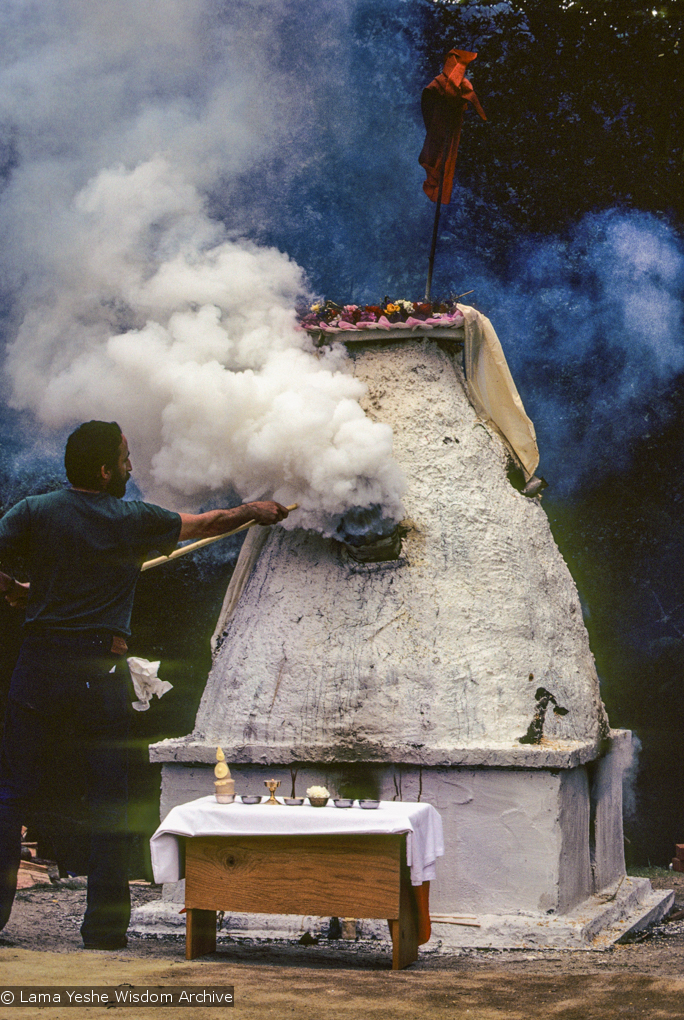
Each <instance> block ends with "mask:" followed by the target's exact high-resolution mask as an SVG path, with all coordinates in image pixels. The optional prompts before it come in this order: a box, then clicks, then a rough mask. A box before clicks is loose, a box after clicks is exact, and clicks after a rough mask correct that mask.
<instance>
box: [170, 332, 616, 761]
mask: <svg viewBox="0 0 684 1020" xmlns="http://www.w3.org/2000/svg"><path fill="white" fill-rule="evenodd" d="M353 357H354V364H355V371H356V373H357V375H359V376H360V377H362V378H363V379H364V380H365V381H366V382H367V384H368V387H369V392H368V398H367V410H368V412H369V413H370V414H371V415H372V416H375V417H377V418H378V419H379V420H382V421H384V422H389V423H390V424H391V425H392V427H393V429H394V434H395V455H396V457H397V459H398V460H399V462H400V464H401V465H402V467H403V469H404V471H405V472H406V475H407V479H408V492H407V495H406V498H405V505H406V510H407V520H406V523H407V526H408V527H409V533H408V535H407V537H406V539H405V540H404V546H403V553H402V556H401V558H400V559H399V560H398V561H393V562H389V563H377V564H368V565H362V564H359V563H356V562H355V561H353V560H351V559H350V558H349V557H348V555H347V553H346V551H345V550H344V548H343V547H342V546H341V545H339V544H337V543H335V542H333V541H331V540H328V539H323V538H321V537H320V536H319V535H317V534H314V533H311V532H303V531H299V530H295V531H284V530H283V529H278V528H274V529H273V530H272V531H271V534H270V535H269V536H268V539H267V541H266V543H265V546H264V548H263V550H262V551H261V554H260V556H259V557H258V559H257V562H256V564H255V566H254V568H253V570H252V572H251V575H250V576H249V578H248V579H247V581H246V583H245V586H244V589H243V592H242V596H241V598H240V599H239V602H238V603H237V605H236V606H235V607H234V609H233V612H232V615H231V616H230V619H229V620H228V621H227V626H226V631H225V634H224V635H223V640H222V642H221V645H220V648H219V650H218V653H217V655H216V658H215V661H214V665H213V668H212V671H211V674H210V676H209V680H208V683H207V687H206V691H205V694H204V697H203V699H202V702H201V705H200V708H199V712H198V715H197V721H196V727H195V731H194V733H193V735H192V742H193V743H195V744H199V745H205V746H207V747H208V746H210V745H214V746H215V745H216V744H218V743H220V744H221V745H222V746H223V747H224V750H225V751H226V754H227V756H228V758H229V759H230V760H231V761H235V762H238V761H244V762H247V761H274V760H275V761H277V760H281V761H288V760H293V759H302V760H318V761H321V760H338V761H339V760H340V759H343V760H344V759H346V760H352V761H353V760H376V761H388V760H389V761H397V762H399V761H414V762H426V763H439V762H443V763H450V762H451V761H452V760H458V754H459V753H460V754H461V757H462V755H463V752H464V751H466V752H467V751H469V750H470V751H471V752H475V753H477V754H479V755H480V756H481V757H482V756H483V755H484V757H485V759H486V753H487V752H491V753H493V754H494V755H496V754H497V753H500V754H504V755H505V754H511V753H514V752H516V751H518V752H520V761H521V763H522V761H523V760H524V758H525V755H527V757H528V758H530V759H531V758H533V757H534V755H535V754H536V753H537V751H536V749H535V750H530V751H529V752H528V751H527V750H526V748H525V747H524V745H520V744H519V743H518V738H519V737H521V736H523V735H524V734H525V732H526V730H527V728H528V725H529V723H530V721H531V719H532V717H533V715H534V711H535V697H534V695H535V691H536V690H537V688H538V687H539V686H543V687H546V688H547V689H548V690H549V691H551V692H552V693H553V695H554V696H555V698H556V699H557V701H558V703H559V705H561V706H562V707H564V708H567V709H568V714H567V715H565V716H560V715H555V714H554V713H553V710H552V708H553V706H549V709H548V710H547V713H546V722H545V728H544V733H545V736H546V737H547V738H548V740H549V741H550V742H551V744H552V745H554V746H560V747H562V746H563V745H568V746H571V747H576V748H581V747H583V746H589V747H591V748H593V753H592V754H591V756H592V757H593V756H594V755H595V753H596V746H597V742H598V740H599V738H600V735H601V732H602V730H604V729H605V726H606V722H605V715H604V712H603V708H602V705H601V701H600V698H599V692H598V682H597V677H596V670H595V666H594V660H593V657H592V654H591V651H590V649H589V643H588V638H587V633H586V630H585V627H584V624H583V620H582V613H581V609H580V603H579V599H578V595H577V591H576V588H575V585H574V582H573V580H572V578H571V576H570V573H569V571H568V569H567V566H566V564H565V562H564V561H563V559H562V557H561V555H560V553H559V551H558V549H557V547H556V545H555V543H554V541H553V538H552V536H551V532H550V529H549V525H548V521H547V518H546V516H545V514H544V511H543V510H542V508H541V506H540V505H539V502H538V501H537V500H530V499H527V498H525V497H524V496H522V495H521V494H520V493H518V492H517V491H516V490H515V489H514V488H513V487H512V486H511V485H510V483H509V481H508V480H507V477H506V462H507V461H506V453H505V450H504V447H503V444H502V442H501V441H500V439H499V438H498V436H496V435H495V434H493V433H492V432H490V431H489V430H488V429H487V428H486V427H485V426H484V425H483V424H482V423H481V422H479V421H478V419H477V417H476V415H475V412H474V410H473V408H472V407H471V405H470V403H469V402H468V400H467V398H466V395H465V392H464V389H463V385H462V377H461V372H460V368H459V367H458V365H457V364H456V363H455V361H454V359H453V358H452V356H451V355H450V354H449V353H447V352H445V351H444V350H442V349H441V348H440V346H439V345H438V343H437V342H435V341H429V340H425V341H415V340H414V341H410V342H404V343H389V344H380V345H374V346H372V345H356V346H355V347H354V349H353ZM182 743H183V742H182V741H180V742H178V741H176V742H172V743H171V744H169V745H168V746H167V747H166V748H165V749H164V747H163V745H160V747H159V750H158V752H157V757H158V758H162V760H172V759H173V758H174V757H176V755H175V754H174V747H175V748H178V747H179V745H180V744H182ZM181 753H182V752H181ZM454 755H456V759H454ZM492 762H493V763H496V762H495V760H492ZM540 764H541V762H540Z"/></svg>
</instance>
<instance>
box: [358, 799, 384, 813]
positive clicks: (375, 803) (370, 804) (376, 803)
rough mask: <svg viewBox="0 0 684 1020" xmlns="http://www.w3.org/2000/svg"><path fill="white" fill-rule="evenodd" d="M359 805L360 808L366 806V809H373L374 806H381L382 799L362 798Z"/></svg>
mask: <svg viewBox="0 0 684 1020" xmlns="http://www.w3.org/2000/svg"><path fill="white" fill-rule="evenodd" d="M359 807H360V808H365V810H366V811H372V810H373V808H378V807H380V801H379V800H360V801H359Z"/></svg>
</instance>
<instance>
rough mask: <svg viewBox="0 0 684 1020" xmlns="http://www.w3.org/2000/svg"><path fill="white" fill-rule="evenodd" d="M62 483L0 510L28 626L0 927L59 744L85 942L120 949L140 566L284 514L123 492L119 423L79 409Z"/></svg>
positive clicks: (10, 770) (126, 473) (10, 772)
mask: <svg viewBox="0 0 684 1020" xmlns="http://www.w3.org/2000/svg"><path fill="white" fill-rule="evenodd" d="M64 465H65V468H66V474H67V478H68V479H69V482H70V483H71V487H70V488H65V489H60V490H58V491H56V492H50V493H47V494H45V495H41V496H28V497H27V498H26V499H22V500H21V501H20V502H19V503H17V504H16V506H14V507H12V509H11V510H9V511H8V512H7V513H6V514H5V516H4V517H3V518H2V520H0V557H3V556H4V555H6V554H7V553H11V554H12V555H19V556H21V557H22V558H23V560H24V562H25V563H26V564H27V569H28V575H29V584H21V583H19V582H17V581H15V580H14V579H13V578H12V577H9V576H8V575H7V574H2V573H0V585H1V586H2V588H3V589H4V591H5V597H6V599H7V601H8V602H10V603H11V604H12V605H18V604H21V603H23V602H24V601H26V623H25V628H26V636H25V639H24V642H23V644H22V647H21V650H20V653H19V658H18V660H17V664H16V666H15V669H14V672H13V674H12V681H11V686H10V693H9V702H8V706H7V714H6V718H5V729H4V739H3V746H2V756H1V758H0V929H1V928H3V927H4V925H5V924H6V923H7V921H8V919H9V916H10V913H11V910H12V903H13V900H14V893H15V889H16V881H17V871H18V867H19V860H20V854H21V826H22V822H23V821H24V817H25V814H26V812H27V811H28V810H29V808H30V806H31V804H32V803H33V802H34V801H35V800H36V798H37V797H38V795H39V794H40V792H41V777H43V776H44V775H45V774H46V773H47V772H48V771H52V770H54V768H55V764H56V763H57V762H58V761H59V758H60V757H61V756H62V755H64V754H67V755H69V756H70V757H71V759H72V761H73V760H78V762H79V764H80V766H81V769H82V772H83V776H84V779H85V784H86V791H87V800H88V806H89V811H90V820H91V845H90V854H89V863H88V898H87V909H86V912H85V916H84V918H83V923H82V925H81V935H82V937H83V943H84V945H85V947H86V948H87V949H121V948H123V947H124V946H125V945H126V943H127V938H126V929H127V927H128V922H129V920H130V893H129V888H128V832H127V820H126V814H127V799H128V789H127V762H126V742H127V736H128V724H129V718H130V707H129V692H128V680H127V678H126V677H125V676H124V675H123V674H122V673H121V672H120V671H118V670H117V669H116V664H117V662H118V661H120V660H121V657H122V656H123V655H125V653H126V651H127V650H128V649H127V644H126V638H127V637H128V636H129V635H130V620H131V611H132V607H133V597H134V594H135V586H136V582H137V579H138V575H139V573H140V567H141V565H142V564H143V562H144V561H145V560H146V559H147V558H148V557H149V554H150V553H152V552H158V553H162V554H165V555H166V554H168V553H170V552H172V550H173V549H174V548H175V547H176V544H177V543H178V541H179V540H183V539H187V538H208V537H211V536H214V535H222V534H224V533H225V532H227V531H232V530H233V529H235V528H237V527H239V526H240V525H242V524H246V523H248V522H249V521H256V522H257V523H258V524H262V525H269V524H275V523H276V522H278V521H281V520H283V519H284V518H285V517H287V515H288V511H287V509H286V508H285V507H283V506H281V505H280V504H279V503H275V502H272V501H259V502H255V503H247V504H244V505H242V506H238V507H234V508H231V509H225V510H211V511H209V512H207V513H203V514H178V513H175V512H173V511H171V510H165V509H164V508H163V507H159V506H155V505H154V504H151V503H144V502H141V501H135V500H131V501H128V500H123V498H122V497H123V496H124V494H125V492H126V483H127V482H128V479H129V478H130V475H131V460H130V452H129V448H128V442H127V441H126V437H125V436H124V435H123V434H122V432H121V429H120V427H119V426H118V425H117V423H116V422H101V421H90V422H85V423H84V424H83V425H80V426H79V427H78V428H77V429H76V430H75V432H73V433H72V434H71V435H70V436H69V439H68V441H67V444H66V451H65V455H64Z"/></svg>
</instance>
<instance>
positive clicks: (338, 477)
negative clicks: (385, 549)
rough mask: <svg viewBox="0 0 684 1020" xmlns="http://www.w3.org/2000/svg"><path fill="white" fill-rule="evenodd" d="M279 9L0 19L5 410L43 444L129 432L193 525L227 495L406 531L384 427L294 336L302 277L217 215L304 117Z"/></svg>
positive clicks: (161, 0) (95, 10)
mask: <svg viewBox="0 0 684 1020" xmlns="http://www.w3.org/2000/svg"><path fill="white" fill-rule="evenodd" d="M279 6H280V5H278V4H277V3H273V2H271V0H269V3H263V2H259V0H254V2H251V3H249V4H242V3H235V4H234V5H232V6H231V8H230V18H229V19H228V20H223V21H222V20H220V18H218V17H217V14H218V13H220V10H221V5H218V4H216V3H211V2H210V0H119V2H118V3H117V4H111V3H110V2H109V0H87V2H84V0H68V2H64V0H59V2H55V0H41V2H40V3H38V2H37V0H35V2H30V0H25V2H16V3H14V4H9V5H7V7H5V9H4V12H3V14H2V15H0V17H1V18H2V19H3V20H4V22H5V23H4V31H3V32H2V33H1V34H2V36H3V38H4V40H5V43H4V48H5V52H4V54H3V56H2V70H1V71H0V95H2V97H3V98H2V100H0V104H1V105H0V119H1V123H2V126H3V135H4V137H6V138H7V139H10V140H11V146H10V147H9V149H8V152H9V155H8V158H7V175H6V184H5V187H4V190H3V192H2V196H1V202H0V225H1V227H2V230H3V234H4V235H5V237H6V238H7V245H6V247H5V250H4V253H3V256H2V257H3V261H4V263H5V265H4V273H5V277H6V279H7V280H8V281H9V285H10V288H11V289H12V290H13V292H14V296H15V301H16V304H15V309H16V311H15V314H16V319H17V326H16V330H15V333H14V335H13V337H12V339H11V342H10V343H9V345H8V351H7V359H6V364H5V369H6V373H7V378H8V379H9V382H10V385H11V395H10V404H11V406H13V407H15V408H19V409H24V410H29V411H31V412H32V413H33V414H34V415H35V416H36V417H37V418H38V419H39V421H41V422H43V423H45V424H47V425H48V426H51V427H54V428H63V427H64V426H68V425H71V424H74V423H77V422H78V421H81V420H85V419H88V418H91V417H95V418H104V419H111V418H115V419H116V420H117V421H119V423H120V424H121V425H122V427H123V429H124V431H125V432H126V434H127V437H128V439H129V443H130V445H131V448H132V453H133V462H134V472H135V477H136V480H137V481H138V483H139V484H140V485H141V486H142V488H143V489H144V491H145V493H146V495H148V496H150V497H152V498H157V499H159V500H160V501H164V502H167V503H169V504H171V505H174V506H176V507H179V508H188V507H192V506H193V505H195V504H197V503H198V502H199V501H200V500H202V499H204V498H206V496H207V493H209V492H211V491H220V490H222V489H226V488H228V487H230V488H233V489H234V490H236V491H237V492H238V493H239V494H240V496H241V497H242V498H243V499H246V500H249V499H255V498H259V497H263V496H269V497H273V498H275V499H277V500H278V501H280V502H284V503H291V502H295V501H296V502H299V503H300V505H301V506H302V511H301V512H300V513H298V514H297V515H293V517H292V518H291V523H292V525H293V526H294V525H297V526H307V527H316V528H318V529H320V530H323V531H330V530H332V529H333V528H334V525H335V523H336V519H337V518H338V515H339V514H340V513H343V512H344V511H345V510H347V509H349V508H351V507H353V506H362V507H364V506H369V505H371V504H381V505H382V506H383V508H384V510H385V512H386V514H387V516H390V517H398V516H400V515H401V502H400V499H401V493H402V491H403V479H402V476H401V472H400V470H399V468H398V466H397V465H396V463H395V462H394V461H393V460H392V458H391V452H392V434H391V429H390V428H389V427H387V426H383V425H381V424H378V423H373V422H371V421H370V420H369V419H367V418H366V417H365V415H364V413H363V411H362V410H361V407H360V405H359V402H358V401H359V398H361V397H362V396H363V393H364V387H363V384H361V383H360V382H359V381H358V380H356V379H355V378H354V377H353V375H352V374H351V373H350V370H349V368H348V366H347V364H346V363H345V354H344V351H343V350H342V349H339V350H335V351H328V352H326V353H325V354H322V355H321V354H319V353H318V352H316V351H314V350H313V348H312V347H311V344H310V341H309V340H308V337H307V336H306V334H304V333H302V332H301V331H299V330H297V329H296V324H295V315H294V304H295V301H296V299H297V297H298V296H301V295H302V294H305V293H306V281H305V279H304V274H303V272H302V270H301V269H300V268H299V267H298V266H297V265H296V264H295V263H294V262H292V261H291V260H290V259H289V258H288V257H287V256H286V255H285V254H283V253H281V252H279V251H276V250H275V249H272V248H265V247H257V246H256V245H255V244H253V243H251V242H250V241H249V240H246V239H244V238H240V237H237V236H233V235H232V234H231V233H230V232H229V231H228V229H227V228H226V227H225V226H224V224H223V223H220V222H219V221H217V220H216V219H214V218H212V217H211V215H210V213H209V196H210V194H211V190H212V188H218V187H219V186H223V187H224V188H225V186H226V181H229V180H230V177H231V174H237V173H242V174H244V173H245V172H246V171H248V169H249V166H250V164H251V163H253V162H254V161H256V160H257V159H260V158H263V154H264V151H265V149H266V147H267V146H271V147H273V150H274V151H275V150H276V148H277V144H278V139H279V137H282V136H283V135H285V134H287V132H288V119H289V118H295V117H296V116H297V98H296V96H292V95H291V93H292V84H291V82H288V81H284V80H280V81H279V80H278V77H277V72H275V71H273V72H270V71H269V70H268V62H267V61H265V55H266V54H267V53H268V51H269V45H270V44H271V43H272V42H273V40H272V38H271V29H270V27H269V26H270V25H271V24H272V19H273V15H274V12H275V10H276V8H278V7H279ZM0 27H3V26H0ZM10 39H12V40H13V44H12V45H10V44H9V42H8V40H10ZM264 95H268V96H270V97H273V96H278V97H279V101H278V102H277V103H275V102H273V101H272V98H271V100H270V101H266V100H265V99H264V98H263V97H264ZM288 96H289V97H290V98H288ZM255 186H258V182H255Z"/></svg>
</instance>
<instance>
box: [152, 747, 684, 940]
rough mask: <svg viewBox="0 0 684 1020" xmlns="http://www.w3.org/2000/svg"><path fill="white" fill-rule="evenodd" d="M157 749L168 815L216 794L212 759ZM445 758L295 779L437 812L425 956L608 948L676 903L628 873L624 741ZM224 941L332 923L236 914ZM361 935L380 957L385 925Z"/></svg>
mask: <svg viewBox="0 0 684 1020" xmlns="http://www.w3.org/2000/svg"><path fill="white" fill-rule="evenodd" d="M152 751H153V757H154V758H156V759H157V760H162V761H164V767H163V772H162V801H161V816H162V817H164V816H165V815H166V814H167V812H168V811H169V810H170V809H171V808H172V807H174V806H175V805H176V804H180V803H184V802H186V801H189V800H193V799H195V798H197V797H202V796H206V795H207V793H209V792H212V791H213V779H214V777H213V772H212V767H211V761H212V758H213V755H214V754H215V749H213V748H209V747H208V746H207V747H200V746H199V745H198V744H197V743H196V742H194V741H188V740H187V738H186V739H185V740H175V741H163V742H162V743H161V744H157V745H155V747H154V748H153V749H152ZM600 752H603V753H600ZM445 754H446V752H445ZM174 758H175V760H173V759H174ZM447 758H450V759H451V760H453V761H459V762H460V764H453V765H446V764H442V765H435V766H421V765H416V764H413V763H410V764H396V763H395V764H381V763H373V762H349V763H340V762H330V763H320V764H299V765H298V771H297V775H296V793H297V794H299V795H303V794H304V792H305V790H306V788H307V787H308V786H312V785H325V786H327V787H328V789H329V790H330V791H331V793H332V794H334V795H342V796H373V797H378V798H380V799H382V800H406V801H416V800H422V801H427V802H429V803H431V804H433V805H434V806H435V807H436V808H437V810H438V811H439V813H440V815H441V817H442V822H443V825H444V842H445V855H444V857H442V858H440V859H439V860H438V863H437V879H436V881H435V882H433V883H432V885H431V893H430V911H431V914H432V916H433V922H434V936H433V939H432V940H431V943H430V945H429V949H430V951H433V950H437V949H438V948H439V947H441V948H442V950H443V951H451V950H453V949H456V948H458V947H467V946H470V947H473V948H475V947H478V948H486V947H492V948H516V947H517V948H521V947H522V948H525V947H527V948H533V947H534V948H555V949H570V948H577V949H579V948H583V949H591V948H604V947H605V946H607V945H610V944H612V943H613V942H615V941H616V940H617V939H619V938H620V937H622V936H624V934H625V933H626V932H628V931H632V930H639V929H640V928H643V927H645V926H647V925H648V924H651V923H654V922H655V921H657V920H660V919H661V918H662V917H663V916H664V915H665V914H666V913H667V912H668V911H669V909H670V907H671V905H672V902H673V898H674V895H673V893H670V892H662V891H661V892H657V893H656V892H654V891H653V890H652V889H651V886H650V883H649V882H648V880H646V879H641V878H630V877H627V876H626V874H625V861H624V853H623V838H622V781H623V775H624V772H625V769H626V768H627V767H628V765H629V763H630V762H631V734H630V733H628V732H626V731H614V732H613V733H612V735H611V739H610V741H609V742H607V745H606V746H604V747H602V748H600V749H599V748H598V747H594V746H592V745H590V744H581V743H579V742H572V741H555V742H550V741H549V742H547V743H542V744H540V745H536V746H523V745H520V744H519V743H518V744H517V745H513V744H511V746H510V747H509V746H504V745H501V747H499V748H492V747H490V748H487V753H486V757H485V758H483V756H482V749H480V750H479V751H478V749H476V748H470V749H467V748H463V749H460V751H459V750H457V749H453V748H452V749H450V751H449V753H448V755H447ZM203 762H206V764H203ZM231 774H232V776H233V778H234V779H235V787H236V792H237V793H250V794H260V793H264V792H265V787H264V780H265V779H279V780H280V781H281V787H280V789H279V791H278V792H279V793H283V794H284V795H286V796H287V795H289V794H290V792H291V786H292V778H291V772H290V769H289V768H287V767H285V766H283V765H277V764H270V765H256V764H234V763H233V762H231ZM282 810H284V811H294V810H297V809H296V808H288V807H283V809H282ZM182 900H183V892H182V883H179V884H178V886H167V887H165V890H164V901H163V903H162V904H155V905H153V904H150V905H148V906H147V907H145V908H142V909H141V910H139V911H138V912H137V914H136V915H135V917H134V921H133V927H134V929H135V930H138V928H139V926H141V925H142V927H143V928H147V929H149V928H150V926H151V927H152V928H154V926H155V925H159V924H162V925H163V927H164V928H166V927H167V926H168V924H169V923H171V927H172V929H173V930H175V931H178V924H179V923H182V916H181V915H179V914H178V910H179V909H180V907H181V905H182ZM223 931H224V933H225V934H226V935H227V936H231V937H240V938H270V939H280V938H282V939H286V940H290V939H299V938H301V936H302V934H303V932H305V931H308V932H309V933H310V934H311V935H312V936H313V937H321V936H322V937H325V938H327V937H328V933H329V931H330V918H300V917H288V918H280V917H276V916H268V915H264V916H262V915H231V916H230V917H226V918H224V924H223ZM334 932H335V926H334V925H333V933H334ZM357 936H358V937H359V938H360V939H361V940H362V941H364V940H366V939H367V940H370V942H372V943H373V945H375V946H376V947H377V946H378V940H380V941H382V940H385V939H387V937H388V933H387V931H386V924H385V923H384V922H377V921H359V922H358V925H357Z"/></svg>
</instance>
